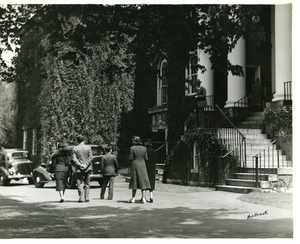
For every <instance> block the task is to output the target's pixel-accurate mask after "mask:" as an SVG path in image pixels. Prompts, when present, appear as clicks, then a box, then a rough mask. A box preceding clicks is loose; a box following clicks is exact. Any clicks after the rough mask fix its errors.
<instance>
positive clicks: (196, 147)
mask: <svg viewBox="0 0 300 244" xmlns="http://www.w3.org/2000/svg"><path fill="white" fill-rule="evenodd" d="M200 162H201V157H200V147H199V144H198V143H197V142H194V148H193V169H198V166H199V165H200Z"/></svg>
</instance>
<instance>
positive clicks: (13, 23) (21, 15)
mask: <svg viewBox="0 0 300 244" xmlns="http://www.w3.org/2000/svg"><path fill="white" fill-rule="evenodd" d="M40 6H41V5H34V4H30V5H28V4H16V5H10V4H8V5H0V30H1V31H0V47H1V49H0V74H1V80H0V81H6V82H14V81H15V80H14V78H15V61H16V59H15V58H12V60H7V59H5V58H3V56H2V55H5V53H9V52H11V53H12V54H13V55H15V56H16V55H17V54H18V53H19V51H20V36H19V31H20V29H21V28H22V27H23V26H24V25H25V24H26V23H27V21H28V20H29V19H30V18H31V17H32V16H33V15H34V14H35V12H36V11H37V9H38V8H40Z"/></svg>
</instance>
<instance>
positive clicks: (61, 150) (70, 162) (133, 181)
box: [52, 135, 156, 203]
mask: <svg viewBox="0 0 300 244" xmlns="http://www.w3.org/2000/svg"><path fill="white" fill-rule="evenodd" d="M76 139H77V142H78V145H77V146H75V147H74V148H73V149H72V151H71V153H70V151H69V150H66V145H65V144H64V143H62V142H60V143H58V150H57V151H56V152H55V153H54V154H53V155H52V169H53V171H54V172H55V181H56V191H58V193H59V196H60V200H59V202H60V203H63V202H64V194H65V190H66V188H67V181H68V177H69V174H70V169H71V174H73V177H75V179H76V185H77V189H78V197H79V200H78V202H80V203H81V202H89V193H90V176H91V172H92V165H91V161H92V158H93V154H92V149H91V147H90V146H88V145H86V144H85V142H84V137H83V136H82V135H78V136H77V138H76ZM132 143H133V146H132V147H131V148H130V152H129V160H130V161H131V170H130V183H129V188H130V189H132V198H131V199H130V200H129V202H130V203H134V202H135V196H136V191H137V189H141V191H142V198H141V202H142V203H146V196H145V191H146V190H149V192H150V200H149V201H150V202H153V191H154V188H155V166H156V151H155V150H154V149H153V148H152V142H151V140H150V139H148V140H146V142H145V146H143V145H142V141H141V139H140V137H138V136H135V137H133V139H132ZM101 165H102V174H103V181H102V184H101V191H100V199H104V195H105V192H106V188H108V200H112V199H113V188H114V178H115V176H116V175H117V173H118V170H119V164H118V161H117V157H116V156H115V155H114V154H113V153H112V148H111V146H109V145H108V146H106V147H105V154H104V155H103V156H102V159H101Z"/></svg>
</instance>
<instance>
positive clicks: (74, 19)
mask: <svg viewBox="0 0 300 244" xmlns="http://www.w3.org/2000/svg"><path fill="white" fill-rule="evenodd" d="M51 10H52V11H47V13H45V15H43V17H42V18H41V19H40V20H39V19H38V18H36V19H35V20H33V21H32V23H31V25H30V26H27V29H24V30H23V33H24V37H23V39H22V40H23V43H22V51H21V55H20V58H19V65H18V78H19V79H18V104H19V108H20V110H19V117H18V134H19V140H18V142H19V145H20V146H21V142H22V140H21V138H22V133H21V132H22V127H24V126H25V127H26V128H27V129H31V128H37V129H38V136H37V139H38V155H37V157H36V162H35V163H36V164H39V163H41V162H44V161H47V160H48V159H49V157H50V155H51V153H52V152H53V150H54V148H55V145H56V143H57V142H58V141H66V142H67V143H69V144H72V143H74V140H75V134H76V133H82V134H84V135H85V136H86V139H87V142H88V143H95V144H107V143H112V144H116V142H117V139H118V135H119V132H118V127H119V123H120V119H121V118H120V114H121V113H127V112H128V111H130V110H131V109H132V99H133V80H134V65H133V61H132V59H133V55H132V53H130V51H129V50H130V48H129V47H128V46H129V45H130V43H131V37H130V36H125V34H123V36H121V38H120V35H119V33H118V32H116V31H114V30H113V29H112V28H111V26H109V25H107V26H106V27H107V30H104V29H103V27H102V29H101V30H100V31H94V33H93V34H94V35H93V36H92V38H87V37H88V35H90V34H91V33H90V30H89V29H82V28H80V27H82V26H84V23H83V22H82V21H83V20H84V19H85V18H87V15H89V14H91V15H92V14H93V13H90V12H89V11H88V10H87V9H86V10H85V9H81V11H82V12H80V11H79V10H80V9H77V10H78V11H74V12H73V14H74V15H72V14H71V15H65V14H64V10H65V9H64V7H63V6H62V7H61V8H59V7H58V8H54V9H51ZM103 11H104V12H103V13H106V15H105V16H103V15H100V14H99V15H96V17H95V16H93V18H94V20H95V22H98V21H100V20H102V19H103V18H104V19H105V20H107V18H109V17H112V12H110V11H109V10H103ZM71 12H72V11H71ZM49 14H51V15H50V16H49ZM47 18H51V21H52V22H51V21H50V22H47V21H46V20H47ZM55 18H56V19H55ZM57 24H59V25H57ZM97 24H98V23H97ZM90 28H91V26H90ZM85 31H87V33H85ZM79 33H80V36H79ZM85 34H86V35H85ZM83 37H85V38H83ZM31 140H32V139H30V138H28V149H29V150H30V149H31V143H30V142H31Z"/></svg>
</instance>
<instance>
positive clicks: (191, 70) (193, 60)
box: [185, 55, 198, 95]
mask: <svg viewBox="0 0 300 244" xmlns="http://www.w3.org/2000/svg"><path fill="white" fill-rule="evenodd" d="M197 64H198V56H197V55H193V56H192V57H190V60H189V64H188V67H187V68H186V76H185V78H186V80H187V81H189V82H186V92H185V94H186V95H192V94H195V93H196V89H195V86H193V85H192V84H195V83H196V80H197V78H198V66H197Z"/></svg>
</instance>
